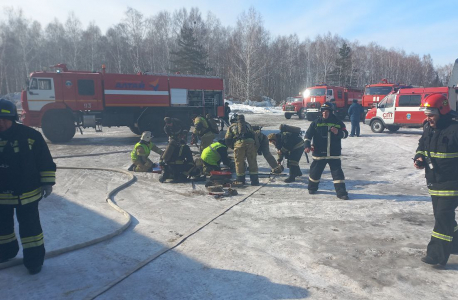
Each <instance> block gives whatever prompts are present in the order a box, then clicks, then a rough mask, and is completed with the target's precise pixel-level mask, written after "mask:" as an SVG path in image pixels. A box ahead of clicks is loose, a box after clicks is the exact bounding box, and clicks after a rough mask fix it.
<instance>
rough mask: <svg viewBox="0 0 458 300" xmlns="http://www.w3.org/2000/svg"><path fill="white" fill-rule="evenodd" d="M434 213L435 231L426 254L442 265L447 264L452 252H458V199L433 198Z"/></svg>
mask: <svg viewBox="0 0 458 300" xmlns="http://www.w3.org/2000/svg"><path fill="white" fill-rule="evenodd" d="M431 198H432V203H433V212H434V219H435V224H434V229H433V232H432V234H431V240H430V242H429V244H428V248H427V251H426V254H427V255H428V256H429V257H431V258H433V259H435V260H437V261H438V262H439V263H440V264H441V265H445V264H447V261H448V258H449V257H450V254H451V253H452V252H454V253H457V252H458V226H457V223H456V220H455V209H456V208H457V207H458V197H456V196H455V197H442V196H431Z"/></svg>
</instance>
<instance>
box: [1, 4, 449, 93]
mask: <svg viewBox="0 0 458 300" xmlns="http://www.w3.org/2000/svg"><path fill="white" fill-rule="evenodd" d="M4 13H5V15H6V18H4V19H3V20H2V21H0V94H6V93H11V92H17V91H20V90H21V89H22V88H24V86H25V81H26V79H27V76H28V75H29V74H30V73H31V72H33V71H41V70H50V69H49V67H50V66H52V65H55V64H58V63H66V64H67V66H68V68H69V69H70V70H87V71H100V70H101V66H102V64H105V65H106V69H107V72H112V73H137V72H145V71H149V72H153V73H171V72H180V73H182V74H191V73H192V74H199V75H209V76H210V75H211V76H219V77H222V78H224V80H225V89H226V90H225V93H226V98H229V97H232V98H234V99H240V100H246V99H250V100H254V101H256V100H258V99H260V98H261V96H267V97H270V98H273V99H275V100H276V101H277V102H279V101H281V100H284V99H285V98H286V97H289V96H294V95H297V94H298V93H299V92H300V91H303V90H304V89H305V88H307V87H310V86H313V85H315V84H318V83H324V82H326V83H329V84H335V85H342V86H351V87H355V88H363V87H364V86H365V85H366V84H371V83H377V82H379V81H380V80H381V79H383V78H385V79H388V81H390V82H394V83H404V84H411V85H417V86H442V85H444V84H447V82H448V77H449V75H450V72H451V69H452V62H451V63H450V64H447V65H445V66H438V67H434V65H433V60H432V58H431V56H430V55H429V54H428V55H424V56H422V57H420V56H419V55H418V54H415V53H410V54H407V53H406V52H405V51H404V50H402V49H393V48H392V49H386V48H384V47H382V46H380V45H379V44H377V43H376V42H372V43H370V44H368V45H361V44H360V43H359V42H358V41H348V40H346V39H344V38H342V37H340V36H338V35H336V34H331V33H324V34H322V35H318V36H316V37H315V38H314V39H311V38H305V39H304V40H300V39H299V37H298V36H297V35H296V34H291V35H287V36H286V35H285V36H273V35H272V34H271V33H270V32H269V31H268V30H267V29H266V28H265V27H264V25H263V20H262V16H261V15H260V13H259V12H257V11H256V10H255V9H254V8H250V9H248V10H247V11H244V12H242V13H241V14H240V15H239V16H238V18H237V20H236V23H235V25H234V26H223V25H222V24H221V22H220V20H219V19H218V18H217V17H216V16H215V15H214V14H212V13H211V12H208V13H207V14H206V15H204V14H203V13H202V12H201V11H200V10H199V9H198V8H192V9H191V10H189V11H188V10H186V9H185V8H182V9H179V10H176V11H174V12H173V13H171V12H167V11H161V12H158V13H157V14H155V15H153V16H145V15H144V14H143V13H142V12H140V11H138V10H135V9H133V8H127V10H126V12H125V14H124V17H123V19H122V20H120V21H119V23H117V24H115V25H113V26H111V27H110V28H109V29H108V30H107V31H106V33H105V34H103V33H102V32H101V30H100V28H99V27H98V26H97V25H96V24H95V23H91V24H90V25H89V26H88V27H87V28H82V23H81V21H80V20H79V19H78V17H77V16H76V15H75V14H74V13H69V16H68V18H67V20H66V21H65V23H64V24H62V23H61V22H59V21H58V20H57V19H55V20H54V21H52V22H51V23H49V24H48V25H47V26H46V27H45V28H43V27H42V25H41V24H40V23H39V22H37V21H34V20H29V19H27V18H25V17H24V15H23V12H22V11H21V10H15V9H12V8H5V9H4Z"/></svg>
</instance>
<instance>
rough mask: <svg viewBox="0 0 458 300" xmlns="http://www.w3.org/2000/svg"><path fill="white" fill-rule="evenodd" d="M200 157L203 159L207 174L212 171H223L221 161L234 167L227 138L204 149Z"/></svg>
mask: <svg viewBox="0 0 458 300" xmlns="http://www.w3.org/2000/svg"><path fill="white" fill-rule="evenodd" d="M200 158H201V159H202V161H203V164H204V165H203V169H204V172H205V174H206V175H209V174H210V172H211V171H221V167H220V164H221V162H222V163H223V164H225V165H226V166H228V167H229V168H231V169H233V167H234V166H233V162H231V160H230V158H229V156H228V155H227V146H226V141H225V140H219V141H217V142H215V143H213V144H211V145H210V146H208V147H207V148H205V149H204V151H202V154H201V156H200Z"/></svg>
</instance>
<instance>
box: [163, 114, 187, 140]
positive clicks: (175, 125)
mask: <svg viewBox="0 0 458 300" xmlns="http://www.w3.org/2000/svg"><path fill="white" fill-rule="evenodd" d="M171 121H172V122H171V124H170V125H169V124H165V126H164V132H165V134H167V136H169V137H172V138H177V137H178V136H179V135H180V134H181V132H182V131H183V129H184V125H183V122H181V120H180V119H177V118H172V120H171Z"/></svg>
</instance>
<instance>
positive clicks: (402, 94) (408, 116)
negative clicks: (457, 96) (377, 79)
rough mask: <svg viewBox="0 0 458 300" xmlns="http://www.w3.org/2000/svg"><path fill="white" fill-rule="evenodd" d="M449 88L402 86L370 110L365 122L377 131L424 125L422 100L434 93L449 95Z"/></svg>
mask: <svg viewBox="0 0 458 300" xmlns="http://www.w3.org/2000/svg"><path fill="white" fill-rule="evenodd" d="M448 90H449V89H448V87H429V88H405V89H402V88H401V89H399V90H398V91H396V92H391V93H390V94H388V95H387V96H386V97H385V98H383V100H382V101H380V102H379V103H378V104H377V106H376V107H374V108H372V109H371V110H369V111H368V112H367V114H366V118H365V121H364V123H365V124H367V125H370V126H371V130H372V131H373V132H375V133H380V132H383V130H384V129H385V128H387V129H388V130H389V131H391V132H396V131H398V130H399V128H400V127H422V126H423V124H424V120H425V113H424V111H423V110H421V109H420V105H421V102H422V100H423V99H425V98H426V97H427V96H428V95H430V94H432V93H442V94H444V96H446V97H448V92H449V91H448ZM455 103H456V101H455Z"/></svg>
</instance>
